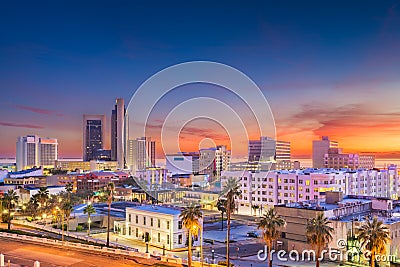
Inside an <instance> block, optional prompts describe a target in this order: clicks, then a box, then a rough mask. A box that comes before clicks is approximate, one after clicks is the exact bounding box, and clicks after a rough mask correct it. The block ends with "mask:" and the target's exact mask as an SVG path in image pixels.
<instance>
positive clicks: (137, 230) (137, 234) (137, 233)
mask: <svg viewBox="0 0 400 267" xmlns="http://www.w3.org/2000/svg"><path fill="white" fill-rule="evenodd" d="M136 237H139V229H138V228H136Z"/></svg>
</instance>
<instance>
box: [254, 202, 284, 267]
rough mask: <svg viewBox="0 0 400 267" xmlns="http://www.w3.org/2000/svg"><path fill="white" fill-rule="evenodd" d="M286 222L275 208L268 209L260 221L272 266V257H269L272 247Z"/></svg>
mask: <svg viewBox="0 0 400 267" xmlns="http://www.w3.org/2000/svg"><path fill="white" fill-rule="evenodd" d="M285 224H286V222H285V219H283V218H282V217H281V216H280V215H278V214H277V213H276V211H275V209H274V208H270V209H268V210H267V211H266V212H265V214H264V216H263V217H261V220H260V222H259V223H258V227H257V228H258V229H262V231H263V238H264V241H265V244H266V245H267V258H268V260H269V264H268V265H269V267H272V257H269V256H270V255H269V252H270V251H271V249H272V245H273V244H274V242H275V241H276V240H277V239H278V238H279V236H280V233H281V230H282V228H283V227H284V226H285Z"/></svg>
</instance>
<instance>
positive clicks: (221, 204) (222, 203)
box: [217, 198, 226, 231]
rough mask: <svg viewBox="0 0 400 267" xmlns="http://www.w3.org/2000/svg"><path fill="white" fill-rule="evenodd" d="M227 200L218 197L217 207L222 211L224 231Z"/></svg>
mask: <svg viewBox="0 0 400 267" xmlns="http://www.w3.org/2000/svg"><path fill="white" fill-rule="evenodd" d="M225 207H226V201H225V200H224V199H222V198H219V199H218V202H217V209H218V210H219V211H220V212H221V231H224V213H225V212H226V208H225Z"/></svg>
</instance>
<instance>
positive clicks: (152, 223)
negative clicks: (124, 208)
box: [128, 214, 182, 230]
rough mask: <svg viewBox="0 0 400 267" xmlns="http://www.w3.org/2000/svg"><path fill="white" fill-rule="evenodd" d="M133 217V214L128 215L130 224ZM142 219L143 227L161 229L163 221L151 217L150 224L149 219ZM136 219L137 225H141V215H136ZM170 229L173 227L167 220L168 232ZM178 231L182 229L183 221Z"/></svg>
mask: <svg viewBox="0 0 400 267" xmlns="http://www.w3.org/2000/svg"><path fill="white" fill-rule="evenodd" d="M132 217H133V214H128V222H132ZM141 217H142V221H141V223H142V224H143V225H149V226H150V227H157V228H161V219H154V218H152V217H150V218H149V219H150V222H149V220H148V219H147V218H148V217H146V216H141ZM134 218H135V223H136V224H139V215H135V216H134ZM155 225H156V226H155ZM170 227H171V221H168V220H167V221H166V228H167V230H169V229H170ZM178 229H182V221H178Z"/></svg>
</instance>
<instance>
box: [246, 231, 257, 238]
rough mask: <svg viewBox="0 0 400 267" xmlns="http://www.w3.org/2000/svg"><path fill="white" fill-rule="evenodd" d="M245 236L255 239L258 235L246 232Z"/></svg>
mask: <svg viewBox="0 0 400 267" xmlns="http://www.w3.org/2000/svg"><path fill="white" fill-rule="evenodd" d="M247 236H248V237H254V238H256V237H258V234H257V233H256V232H254V231H251V232H247Z"/></svg>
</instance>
